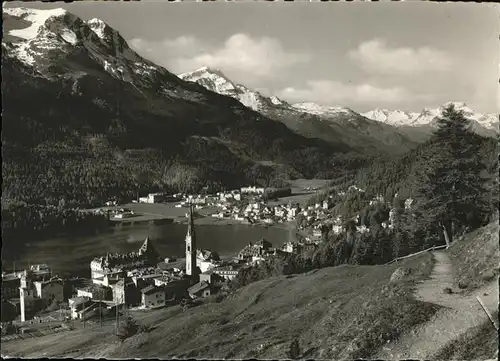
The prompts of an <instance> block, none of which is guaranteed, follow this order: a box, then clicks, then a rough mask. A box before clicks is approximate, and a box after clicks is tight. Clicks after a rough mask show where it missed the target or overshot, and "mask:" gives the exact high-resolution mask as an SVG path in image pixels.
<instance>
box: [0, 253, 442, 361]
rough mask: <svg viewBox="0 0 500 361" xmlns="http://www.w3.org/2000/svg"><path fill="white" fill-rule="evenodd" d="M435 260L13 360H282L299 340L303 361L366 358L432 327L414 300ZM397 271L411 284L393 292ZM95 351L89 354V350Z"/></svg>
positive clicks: (250, 294) (158, 318)
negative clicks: (409, 332)
mask: <svg viewBox="0 0 500 361" xmlns="http://www.w3.org/2000/svg"><path fill="white" fill-rule="evenodd" d="M432 263H433V262H432V257H431V256H430V254H425V255H422V256H421V257H417V258H414V259H411V260H408V261H406V262H405V263H404V264H399V265H387V266H341V267H335V268H325V269H321V270H316V271H312V272H310V273H308V274H304V275H296V276H293V277H292V276H289V277H284V276H283V277H274V278H269V279H266V280H262V281H259V282H256V283H253V284H251V285H249V286H247V287H245V288H243V289H241V290H239V291H238V292H236V293H235V294H234V295H233V296H230V297H229V298H227V299H225V300H224V301H222V302H220V303H215V302H213V299H212V301H211V302H210V300H207V302H206V303H205V304H203V305H201V306H198V307H195V308H192V309H189V310H188V311H187V312H186V313H182V312H181V310H180V309H179V308H178V307H172V308H168V309H164V310H156V311H151V312H142V313H140V312H136V313H134V317H135V318H136V319H137V320H138V321H139V322H141V323H145V324H149V325H152V326H153V327H155V329H154V330H153V331H152V332H150V333H149V334H138V335H136V336H133V337H132V338H130V339H128V340H126V341H125V342H124V343H123V344H122V345H118V344H116V343H114V341H115V339H114V337H113V336H112V330H113V324H112V322H109V323H107V325H105V326H104V327H103V328H96V329H87V330H85V331H84V330H75V331H71V332H68V333H65V334H56V335H51V336H45V337H43V338H38V339H28V340H24V341H11V342H6V343H5V344H4V345H2V353H3V354H4V355H11V356H24V357H30V356H31V357H36V356H41V355H44V356H46V357H51V356H58V355H59V356H63V355H64V356H71V357H113V358H114V357H117V358H122V357H126V358H131V357H132V358H134V357H141V358H144V357H162V358H164V357H173V356H176V357H181V358H182V357H184V358H186V357H188V358H191V357H193V358H200V357H201V358H253V357H255V358H285V357H287V351H288V348H289V345H290V342H291V341H292V340H293V339H294V338H298V339H299V342H300V347H301V350H302V354H303V356H304V357H313V358H339V357H348V358H353V357H363V356H364V357H369V356H370V355H371V354H373V353H374V351H375V350H376V349H377V348H379V347H380V346H381V345H382V344H383V343H385V342H386V340H388V339H392V338H395V337H397V336H398V334H400V333H401V332H403V331H404V330H405V329H407V328H409V327H411V326H412V325H414V324H416V323H419V322H423V321H425V320H427V319H428V318H429V317H430V316H431V315H432V314H433V313H434V312H435V307H433V306H431V305H427V304H422V303H421V302H418V301H416V300H415V299H414V298H413V297H412V296H411V295H410V289H411V287H412V284H413V283H414V282H415V281H417V280H419V279H422V278H424V277H426V276H428V274H429V273H430V271H431V269H432ZM398 266H404V267H407V268H412V269H413V272H412V273H411V276H410V277H411V278H408V279H406V280H403V281H401V282H400V283H393V284H389V278H390V276H391V274H392V273H393V271H394V270H395V269H396V268H397V267H398ZM90 345H92V347H89V346H90Z"/></svg>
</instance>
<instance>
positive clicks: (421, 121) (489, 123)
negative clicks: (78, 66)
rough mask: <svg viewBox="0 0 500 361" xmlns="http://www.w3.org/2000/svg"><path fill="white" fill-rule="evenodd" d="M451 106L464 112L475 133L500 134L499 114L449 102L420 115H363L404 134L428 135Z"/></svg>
mask: <svg viewBox="0 0 500 361" xmlns="http://www.w3.org/2000/svg"><path fill="white" fill-rule="evenodd" d="M450 104H453V105H454V106H455V109H458V110H461V111H463V112H464V114H465V115H466V116H467V118H468V119H469V120H471V129H472V130H473V131H474V132H476V133H478V134H480V135H483V136H486V137H494V136H495V135H496V134H498V132H499V118H498V114H480V113H478V112H476V111H475V110H473V109H471V108H469V107H468V106H467V105H466V104H465V103H463V102H448V103H445V104H443V105H442V106H441V107H439V108H436V109H427V108H426V109H423V110H422V111H421V112H420V113H414V112H404V111H401V110H387V109H375V110H372V111H369V112H366V113H363V115H364V116H365V117H367V118H370V119H373V120H376V121H379V122H381V123H385V124H390V125H393V126H395V127H397V128H398V129H399V131H400V132H402V133H404V134H411V133H413V134H416V133H417V132H418V131H420V132H421V133H422V134H428V133H430V132H432V131H433V130H434V129H435V128H436V126H437V118H438V117H440V116H441V115H442V112H443V109H444V108H445V107H446V106H448V105H450Z"/></svg>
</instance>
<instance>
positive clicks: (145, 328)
mask: <svg viewBox="0 0 500 361" xmlns="http://www.w3.org/2000/svg"><path fill="white" fill-rule="evenodd" d="M151 331H153V327H152V326H151V325H146V324H142V325H140V326H139V333H149V332H151Z"/></svg>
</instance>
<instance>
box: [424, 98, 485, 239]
mask: <svg viewBox="0 0 500 361" xmlns="http://www.w3.org/2000/svg"><path fill="white" fill-rule="evenodd" d="M438 126H439V128H438V130H437V131H436V132H435V134H434V135H433V137H432V138H431V141H430V147H429V149H428V151H427V152H424V153H423V154H422V157H423V158H424V159H423V160H424V163H423V169H422V170H421V172H420V177H419V179H418V185H417V194H416V200H417V209H416V214H417V216H418V219H419V220H420V221H422V222H423V223H424V224H423V225H422V226H424V227H423V228H425V229H427V230H429V228H430V229H433V230H435V229H436V227H439V229H440V230H441V231H442V232H443V236H444V238H445V240H446V243H447V244H450V243H451V242H452V240H453V239H452V237H453V234H455V233H456V232H458V231H459V229H460V228H465V227H466V226H470V227H472V228H474V227H477V226H479V225H480V224H481V222H482V220H483V219H484V216H485V215H486V214H487V206H486V204H485V195H486V193H487V192H486V190H485V189H484V187H483V184H484V183H485V179H484V178H483V177H482V175H481V171H482V170H483V169H485V166H484V164H483V163H482V162H481V161H480V159H478V156H477V155H478V153H479V150H480V148H481V141H482V138H481V137H479V136H477V135H475V134H473V133H472V132H470V131H469V130H468V127H469V121H468V120H467V119H466V118H465V116H464V114H463V112H462V111H457V110H455V108H454V106H453V105H450V106H448V107H447V108H445V109H444V111H443V115H442V117H441V118H439V119H438Z"/></svg>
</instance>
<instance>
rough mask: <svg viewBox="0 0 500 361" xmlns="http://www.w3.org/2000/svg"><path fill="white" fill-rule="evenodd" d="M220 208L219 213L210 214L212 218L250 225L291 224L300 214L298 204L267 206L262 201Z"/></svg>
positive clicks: (229, 204)
mask: <svg viewBox="0 0 500 361" xmlns="http://www.w3.org/2000/svg"><path fill="white" fill-rule="evenodd" d="M220 207H221V211H220V212H217V213H214V214H212V217H215V218H221V219H224V218H229V219H234V220H237V221H242V222H245V223H250V224H256V223H265V224H274V223H284V222H291V221H293V220H295V217H296V216H297V214H298V213H299V212H300V206H299V205H298V204H295V205H292V204H288V205H277V206H268V205H266V203H265V202H264V201H250V202H248V203H247V204H245V205H242V204H238V203H236V204H234V203H229V202H226V203H223V204H220Z"/></svg>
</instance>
